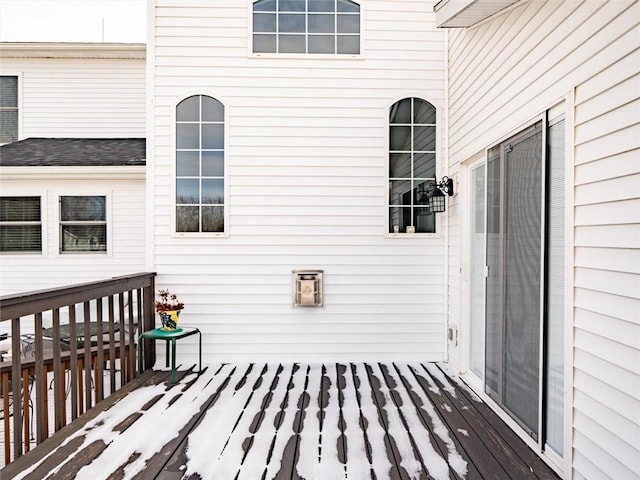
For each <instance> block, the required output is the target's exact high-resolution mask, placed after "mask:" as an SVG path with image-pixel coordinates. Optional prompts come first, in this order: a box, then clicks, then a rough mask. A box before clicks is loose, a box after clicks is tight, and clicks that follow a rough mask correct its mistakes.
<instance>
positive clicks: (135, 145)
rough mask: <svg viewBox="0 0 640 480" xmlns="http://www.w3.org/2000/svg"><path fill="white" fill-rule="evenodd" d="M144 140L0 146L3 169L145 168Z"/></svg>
mask: <svg viewBox="0 0 640 480" xmlns="http://www.w3.org/2000/svg"><path fill="white" fill-rule="evenodd" d="M145 159H146V140H145V139H144V138H27V139H25V140H21V141H19V142H13V143H8V144H6V145H2V146H0V166H2V167H53V166H55V167H62V166H70V167H82V166H92V167H93V166H95V167H102V166H118V165H130V166H140V165H145Z"/></svg>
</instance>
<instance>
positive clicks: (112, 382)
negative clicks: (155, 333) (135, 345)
mask: <svg viewBox="0 0 640 480" xmlns="http://www.w3.org/2000/svg"><path fill="white" fill-rule="evenodd" d="M113 309H114V307H113V295H110V296H109V387H110V388H111V391H110V392H109V393H113V392H115V391H116V345H115V343H116V337H115V333H114V328H115V327H114V319H113V317H114V311H113Z"/></svg>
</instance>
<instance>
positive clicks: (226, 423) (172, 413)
mask: <svg viewBox="0 0 640 480" xmlns="http://www.w3.org/2000/svg"><path fill="white" fill-rule="evenodd" d="M445 371H446V369H443V368H442V366H441V365H437V364H410V365H406V364H373V363H372V364H325V365H306V364H293V365H291V364H288V365H264V364H262V365H258V364H252V365H229V364H224V365H217V366H209V367H208V368H206V369H205V370H204V371H203V372H202V373H200V374H197V373H194V372H192V371H181V372H179V373H180V375H179V381H178V382H177V383H176V384H175V385H170V384H169V383H168V382H167V380H168V372H166V371H160V372H159V371H154V372H151V371H149V372H147V373H145V374H144V375H143V376H141V377H140V378H139V379H138V380H137V381H134V382H132V383H130V384H128V385H127V386H125V387H124V388H123V389H122V390H120V391H119V392H117V393H116V394H114V395H112V396H111V397H108V398H107V399H106V400H104V401H103V402H101V403H100V404H99V405H98V406H97V407H96V408H94V409H92V410H91V411H89V412H87V413H86V414H85V415H83V416H81V417H80V418H79V419H77V420H76V421H74V422H73V423H71V424H70V425H68V426H66V427H65V428H64V429H63V430H61V431H60V432H58V433H56V434H55V435H54V436H53V437H51V438H50V439H48V440H46V441H45V442H44V443H43V444H42V445H40V446H39V447H38V448H36V449H34V450H32V451H31V452H29V453H28V454H26V455H25V456H23V457H21V458H19V459H18V460H16V461H15V462H13V463H12V464H10V465H8V466H7V467H5V469H4V470H2V471H0V477H2V478H3V479H7V480H8V479H9V478H26V479H38V480H41V479H46V478H55V479H58V478H60V479H61V478H65V479H66V478H69V479H70V478H76V479H82V478H86V479H91V480H96V479H107V478H108V479H119V478H142V479H147V478H148V479H156V478H157V479H177V478H189V479H191V478H194V479H195V478H203V479H221V480H233V479H249V480H258V479H307V480H311V479H317V480H333V479H371V480H383V479H414V478H419V479H431V478H434V479H443V478H447V479H448V478H452V479H465V478H466V479H479V478H482V479H489V478H495V479H518V480H524V479H557V478H558V477H557V476H556V475H555V474H554V473H553V472H552V471H551V469H549V468H548V467H547V466H546V465H545V464H544V462H542V461H541V460H540V459H539V458H538V457H537V456H536V455H535V454H534V453H533V452H532V451H531V450H530V449H528V448H527V447H526V446H525V445H524V443H523V442H522V441H521V440H520V439H519V438H517V437H516V435H515V434H514V433H513V432H512V431H511V430H510V429H509V428H508V427H507V426H506V425H505V424H504V423H503V422H502V421H501V420H500V419H499V418H498V417H497V416H496V415H495V414H493V412H491V411H490V410H489V408H488V407H487V406H486V405H485V404H484V403H482V402H480V401H479V399H478V398H477V397H476V396H475V395H473V394H472V393H471V392H470V391H469V390H468V389H467V388H466V387H464V386H463V385H462V384H460V383H459V382H456V381H454V380H452V379H451V378H449V377H448V376H447V375H446V374H445Z"/></svg>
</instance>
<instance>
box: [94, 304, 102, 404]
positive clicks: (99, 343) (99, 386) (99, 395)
mask: <svg viewBox="0 0 640 480" xmlns="http://www.w3.org/2000/svg"><path fill="white" fill-rule="evenodd" d="M103 298H104V297H100V298H98V299H97V300H96V302H97V303H96V317H97V318H96V321H97V322H98V325H97V326H96V333H97V337H98V341H97V345H96V349H97V355H96V367H95V377H96V385H95V388H96V403H98V402H99V401H101V400H102V399H103V398H104V339H103V338H102V336H103V335H104V333H103V331H102V321H103V318H102V301H103Z"/></svg>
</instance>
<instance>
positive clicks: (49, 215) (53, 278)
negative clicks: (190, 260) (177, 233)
mask: <svg viewBox="0 0 640 480" xmlns="http://www.w3.org/2000/svg"><path fill="white" fill-rule="evenodd" d="M0 174H1V175H2V180H1V181H0V190H1V191H2V196H3V197H12V196H40V197H41V214H42V247H43V251H42V253H41V254H38V253H23V254H9V253H3V254H1V255H0V263H1V264H2V273H0V295H5V294H10V293H17V292H25V291H32V290H41V289H46V288H49V287H54V286H64V285H71V284H74V283H81V282H87V281H92V280H101V279H105V278H111V277H113V276H117V275H125V274H129V273H134V272H141V271H144V268H145V265H144V254H145V252H144V247H145V242H144V225H145V188H144V183H145V181H144V178H145V175H144V166H140V167H131V166H128V167H2V168H1V171H0ZM97 178H98V179H97ZM61 195H65V196H75V195H92V196H93V195H104V196H106V214H107V252H106V253H102V252H100V253H89V252H83V253H60V223H59V220H60V214H59V197H60V196H61Z"/></svg>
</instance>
